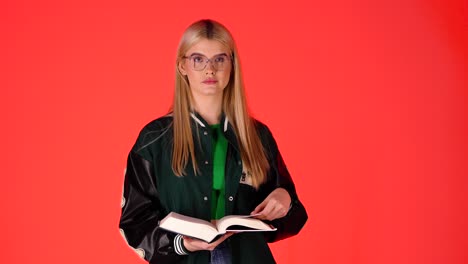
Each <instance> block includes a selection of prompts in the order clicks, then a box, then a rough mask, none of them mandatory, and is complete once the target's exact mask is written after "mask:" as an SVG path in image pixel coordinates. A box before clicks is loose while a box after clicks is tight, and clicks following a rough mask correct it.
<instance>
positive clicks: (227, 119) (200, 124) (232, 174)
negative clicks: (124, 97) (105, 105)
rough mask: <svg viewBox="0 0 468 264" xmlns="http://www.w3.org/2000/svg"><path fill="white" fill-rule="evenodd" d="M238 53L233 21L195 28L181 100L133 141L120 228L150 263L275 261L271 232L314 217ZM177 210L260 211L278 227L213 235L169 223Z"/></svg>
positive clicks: (282, 234) (206, 214)
mask: <svg viewBox="0 0 468 264" xmlns="http://www.w3.org/2000/svg"><path fill="white" fill-rule="evenodd" d="M238 56H239V55H238V53H237V49H236V45H235V43H234V40H233V38H232V36H231V34H230V33H229V31H228V30H227V29H226V28H225V27H224V26H223V25H221V24H219V23H217V22H215V21H212V20H201V21H198V22H196V23H194V24H192V25H191V26H190V27H189V28H187V30H186V31H185V33H184V34H183V36H182V39H181V41H180V44H179V48H178V53H177V62H176V84H175V93H174V102H173V105H172V109H171V111H170V112H169V114H168V115H166V116H164V117H161V118H158V119H156V120H154V121H152V122H150V123H149V124H148V125H146V126H145V127H144V128H143V130H142V131H141V133H140V135H139V137H138V139H137V141H136V143H135V145H134V147H133V148H132V150H131V151H130V154H129V156H128V163H127V170H126V175H125V182H124V189H123V198H122V216H121V219H120V231H121V233H122V235H123V236H124V237H125V239H126V240H127V242H128V244H129V245H130V246H131V247H132V248H133V249H134V250H136V252H137V253H138V254H139V255H140V256H141V257H143V258H144V259H146V260H147V261H149V262H150V263H158V264H159V263H275V261H274V258H273V256H272V254H271V252H270V249H269V247H268V245H267V242H273V241H277V240H280V239H284V238H287V237H290V236H293V235H295V234H297V233H298V232H299V231H300V230H301V228H302V227H303V225H304V224H305V222H306V220H307V213H306V211H305V209H304V207H303V206H302V204H301V203H300V202H299V199H298V197H297V194H296V191H295V187H294V183H293V181H292V179H291V177H290V175H289V173H288V170H287V169H286V166H285V164H284V162H283V159H282V157H281V154H280V153H279V151H278V147H277V145H276V142H275V140H274V138H273V136H272V134H271V132H270V131H269V129H268V128H267V127H266V126H265V125H264V124H262V123H260V122H259V121H257V120H255V119H253V118H252V117H251V116H250V115H249V113H248V111H247V105H246V100H245V96H244V87H243V83H242V74H241V69H240V64H239V57H238ZM170 212H176V213H180V214H184V215H188V216H192V217H196V218H200V219H205V220H208V221H209V220H213V219H219V218H221V217H223V216H225V215H231V214H238V215H246V214H259V216H258V218H260V219H262V220H264V221H267V222H269V223H270V224H272V225H274V226H275V227H276V228H277V231H274V232H245V233H236V234H233V233H227V234H225V235H224V236H222V237H221V238H219V239H218V240H216V241H214V242H212V243H206V242H204V241H201V240H197V239H194V238H190V237H184V236H182V235H180V234H174V233H170V232H167V231H164V230H162V229H160V228H159V226H158V225H159V221H160V220H161V219H162V218H164V217H165V216H166V215H167V214H168V213H170Z"/></svg>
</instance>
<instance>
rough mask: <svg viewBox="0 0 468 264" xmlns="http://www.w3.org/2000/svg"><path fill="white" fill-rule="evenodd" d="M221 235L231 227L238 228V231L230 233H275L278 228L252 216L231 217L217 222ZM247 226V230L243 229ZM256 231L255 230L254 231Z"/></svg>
mask: <svg viewBox="0 0 468 264" xmlns="http://www.w3.org/2000/svg"><path fill="white" fill-rule="evenodd" d="M216 225H217V227H218V231H219V233H226V230H228V228H229V227H230V226H236V230H228V231H275V230H276V228H272V227H271V226H269V225H267V224H266V223H264V222H263V221H262V220H259V219H256V218H253V216H250V215H229V216H225V217H223V218H221V219H220V220H218V221H217V222H216ZM242 226H245V227H247V228H245V229H244V228H242ZM252 229H254V230H252Z"/></svg>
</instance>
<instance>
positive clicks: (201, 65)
mask: <svg viewBox="0 0 468 264" xmlns="http://www.w3.org/2000/svg"><path fill="white" fill-rule="evenodd" d="M183 58H184V59H188V60H189V61H190V65H192V69H193V70H194V71H203V70H204V69H205V68H206V65H208V62H211V65H212V66H213V68H214V69H215V70H216V71H224V70H225V69H226V68H227V66H228V65H229V60H230V58H229V56H228V55H226V54H219V55H216V56H214V57H212V58H211V59H208V58H207V57H206V56H204V55H201V54H192V55H190V56H184V57H183Z"/></svg>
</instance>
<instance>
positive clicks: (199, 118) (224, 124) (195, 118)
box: [190, 112, 229, 133]
mask: <svg viewBox="0 0 468 264" xmlns="http://www.w3.org/2000/svg"><path fill="white" fill-rule="evenodd" d="M190 116H191V117H192V119H193V121H195V122H196V123H197V124H198V125H200V126H201V127H209V125H208V123H207V122H206V121H205V119H203V117H202V116H201V115H200V114H198V113H197V112H191V113H190ZM219 123H220V124H222V128H223V132H224V133H226V132H227V130H228V126H229V120H228V118H227V116H226V115H225V114H224V113H222V114H221V119H220V122H219Z"/></svg>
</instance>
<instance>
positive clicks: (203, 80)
mask: <svg viewBox="0 0 468 264" xmlns="http://www.w3.org/2000/svg"><path fill="white" fill-rule="evenodd" d="M230 54H231V52H230V50H229V49H228V48H227V47H225V46H224V45H223V44H221V43H220V42H219V41H216V40H209V39H202V40H200V41H199V42H197V43H196V44H195V45H193V46H192V47H191V48H190V49H189V50H188V51H187V52H186V53H185V54H184V55H185V59H183V60H182V61H181V62H180V63H179V65H178V66H179V70H180V72H181V73H182V74H183V75H185V76H187V78H188V81H189V85H190V90H191V91H192V95H193V97H194V98H195V99H197V98H200V97H206V96H217V97H219V98H220V99H221V98H222V95H223V91H224V88H226V86H227V84H228V83H229V77H230V75H231V70H232V62H231V57H230Z"/></svg>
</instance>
